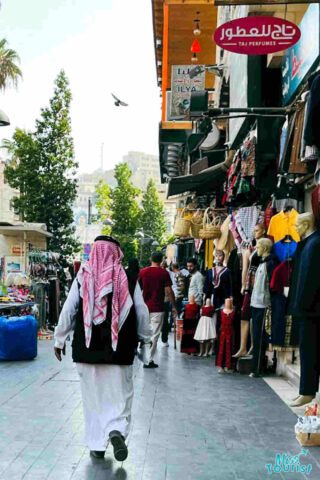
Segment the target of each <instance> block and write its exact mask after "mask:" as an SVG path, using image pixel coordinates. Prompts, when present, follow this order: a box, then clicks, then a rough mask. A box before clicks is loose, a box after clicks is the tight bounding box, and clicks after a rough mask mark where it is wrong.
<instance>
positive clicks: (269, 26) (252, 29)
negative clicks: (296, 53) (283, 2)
mask: <svg viewBox="0 0 320 480" xmlns="http://www.w3.org/2000/svg"><path fill="white" fill-rule="evenodd" d="M300 36H301V32H300V30H299V27H298V26H297V25H295V24H294V23H292V22H289V21H288V20H284V19H282V18H277V17H263V16H262V17H260V16H259V17H244V18H238V19H236V20H231V22H227V23H225V24H224V25H221V26H220V27H219V28H217V30H216V31H215V34H214V36H213V39H214V41H215V43H216V44H217V45H219V47H221V48H224V49H225V50H228V51H230V52H234V53H240V54H244V55H267V54H268V53H275V52H280V51H281V50H287V49H288V48H290V47H292V46H293V45H295V44H296V43H297V42H298V40H299V39H300Z"/></svg>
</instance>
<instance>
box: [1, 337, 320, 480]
mask: <svg viewBox="0 0 320 480" xmlns="http://www.w3.org/2000/svg"><path fill="white" fill-rule="evenodd" d="M52 347H53V345H52V342H49V341H47V342H46V341H44V342H40V345H39V356H38V358H37V359H36V360H34V361H31V362H10V363H9V362H8V363H7V362H2V363H0V480H20V479H24V480H45V479H49V480H53V479H54V480H65V479H72V480H109V479H117V480H165V479H166V480H241V479H242V480H260V479H267V478H272V479H273V478H274V479H275V480H277V479H279V480H280V479H281V480H283V479H287V478H288V479H295V480H296V479H298V480H300V479H303V478H310V479H311V480H316V479H317V480H319V479H320V453H319V450H320V448H314V449H310V453H309V454H308V457H301V458H302V459H303V463H307V464H309V463H311V464H312V467H313V468H312V471H311V474H310V475H306V476H303V475H302V474H290V473H282V474H280V473H279V474H277V473H274V474H273V475H272V476H271V475H268V473H267V470H266V468H265V464H271V463H273V462H274V459H275V455H276V454H277V453H278V452H279V453H290V454H291V455H296V454H298V453H299V452H300V450H301V448H300V446H299V444H298V443H297V441H296V439H295V436H294V431H293V430H294V424H295V421H296V419H295V416H294V414H293V413H292V412H291V411H290V410H289V408H288V407H287V406H286V405H285V404H284V403H283V402H282V401H281V400H280V399H279V397H277V395H276V394H275V393H274V391H273V390H272V389H271V388H270V387H269V386H268V385H267V384H266V383H265V382H264V381H263V380H262V379H251V378H249V377H244V376H240V375H230V376H229V375H223V376H222V375H218V374H217V370H216V368H215V367H214V365H213V360H212V359H210V360H208V359H199V358H196V357H188V356H185V355H182V354H179V353H177V352H175V351H174V350H173V348H172V347H170V348H160V349H159V353H160V359H159V360H160V368H159V369H157V370H143V369H142V366H141V364H137V365H136V366H135V402H134V412H133V428H132V432H131V434H130V437H129V457H128V460H127V461H126V462H124V463H123V464H122V465H121V463H118V462H116V461H115V460H114V459H113V457H112V455H111V452H110V451H109V450H108V451H107V454H106V457H105V460H103V461H101V460H96V461H94V460H92V459H91V458H90V457H89V455H88V451H87V449H86V447H85V444H84V438H83V437H84V435H83V434H84V431H83V421H82V407H81V397H80V391H79V382H78V378H77V373H76V371H75V368H74V365H73V363H72V361H71V359H70V347H69V344H68V347H69V348H68V355H67V357H66V358H64V359H63V362H62V363H61V364H59V363H58V361H57V360H56V359H55V358H54V356H53V353H52Z"/></svg>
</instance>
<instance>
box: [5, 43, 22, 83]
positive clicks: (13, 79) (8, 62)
mask: <svg viewBox="0 0 320 480" xmlns="http://www.w3.org/2000/svg"><path fill="white" fill-rule="evenodd" d="M19 62H20V58H19V56H18V54H17V53H16V52H15V51H14V50H12V49H11V48H8V42H7V40H5V39H4V38H3V39H2V40H0V90H5V89H6V88H7V87H9V86H11V85H13V86H15V87H16V86H17V84H18V80H19V78H21V77H22V72H21V70H20V68H19V67H18V65H17V64H18V63H19Z"/></svg>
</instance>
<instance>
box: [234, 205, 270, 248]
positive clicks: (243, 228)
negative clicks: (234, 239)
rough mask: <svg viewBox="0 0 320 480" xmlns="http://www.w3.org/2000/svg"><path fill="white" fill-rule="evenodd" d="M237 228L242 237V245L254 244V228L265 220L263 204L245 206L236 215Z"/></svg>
mask: <svg viewBox="0 0 320 480" xmlns="http://www.w3.org/2000/svg"><path fill="white" fill-rule="evenodd" d="M235 221H236V226H237V230H238V232H239V235H240V237H241V238H242V246H250V245H251V244H252V239H253V232H254V228H255V226H256V225H257V224H258V223H263V222H264V212H263V211H262V207H261V206H256V205H254V206H252V207H243V208H240V209H239V210H238V212H237V213H236V215H235Z"/></svg>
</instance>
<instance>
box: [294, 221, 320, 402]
mask: <svg viewBox="0 0 320 480" xmlns="http://www.w3.org/2000/svg"><path fill="white" fill-rule="evenodd" d="M296 230H297V233H298V234H299V235H300V237H301V239H302V240H301V241H300V242H299V243H298V246H297V250H296V254H295V257H294V266H293V274H292V278H291V286H290V296H289V302H290V303H289V312H290V313H291V315H292V316H294V317H295V318H296V319H297V320H298V322H299V347H300V365H301V376H300V390H299V396H298V397H296V398H295V399H294V400H293V401H292V403H291V406H292V407H300V406H301V405H305V404H306V403H309V402H311V401H312V400H313V398H314V397H315V396H316V393H317V391H318V387H319V372H320V365H319V349H320V275H319V266H320V232H319V231H317V230H316V229H315V218H314V216H313V214H312V213H302V214H301V215H298V217H297V219H296Z"/></svg>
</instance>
